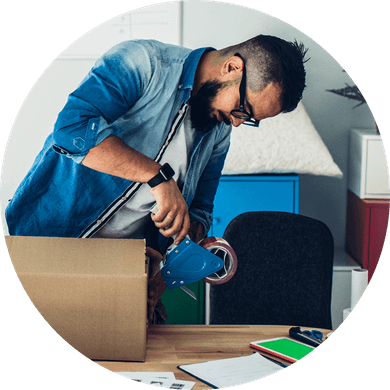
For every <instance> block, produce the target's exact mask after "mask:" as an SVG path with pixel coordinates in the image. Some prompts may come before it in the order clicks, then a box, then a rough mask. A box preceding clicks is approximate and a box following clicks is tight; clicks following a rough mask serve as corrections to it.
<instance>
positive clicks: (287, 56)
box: [255, 35, 309, 112]
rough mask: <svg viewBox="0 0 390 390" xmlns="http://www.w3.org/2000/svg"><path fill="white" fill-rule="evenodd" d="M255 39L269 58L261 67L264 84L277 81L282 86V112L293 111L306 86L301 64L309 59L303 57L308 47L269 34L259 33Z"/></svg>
mask: <svg viewBox="0 0 390 390" xmlns="http://www.w3.org/2000/svg"><path fill="white" fill-rule="evenodd" d="M255 39H256V41H257V43H258V44H259V45H260V46H261V47H262V48H263V49H264V50H265V52H266V53H267V54H268V55H269V57H270V59H271V61H269V62H268V61H267V62H266V64H265V69H263V72H264V73H263V77H264V78H265V82H266V85H268V84H269V83H270V82H275V83H278V84H279V85H280V86H281V87H282V112H290V111H293V110H294V109H295V108H296V107H297V105H298V103H299V101H300V100H301V99H302V94H303V91H304V89H305V88H306V71H305V67H304V65H303V64H304V63H306V62H307V61H308V60H309V58H308V59H305V55H306V53H307V50H308V49H305V47H304V45H303V43H299V44H298V42H297V41H296V40H294V42H287V41H285V40H283V39H280V38H277V37H274V36H270V35H259V36H257V37H256V38H255ZM268 64H269V66H268Z"/></svg>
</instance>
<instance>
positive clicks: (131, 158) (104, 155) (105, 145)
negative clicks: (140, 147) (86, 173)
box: [82, 136, 161, 183]
mask: <svg viewBox="0 0 390 390" xmlns="http://www.w3.org/2000/svg"><path fill="white" fill-rule="evenodd" d="M82 164H83V165H85V166H86V167H88V168H91V169H95V170H96V171H100V172H104V173H108V174H110V175H113V176H119V177H121V178H123V179H127V180H130V181H135V182H137V183H146V182H148V181H149V180H150V179H151V178H152V177H153V176H155V175H157V173H158V171H159V169H160V168H161V165H160V164H159V163H157V162H155V161H153V160H152V159H151V158H149V157H147V156H145V155H143V154H142V153H139V152H137V151H136V150H134V149H132V148H130V147H129V146H127V145H126V144H125V143H124V142H123V141H122V140H121V139H120V138H118V137H116V136H110V137H108V138H106V139H105V140H104V141H102V142H101V143H100V144H99V145H97V146H95V147H94V148H92V149H90V150H89V152H88V154H87V155H86V156H85V158H84V160H83V161H82Z"/></svg>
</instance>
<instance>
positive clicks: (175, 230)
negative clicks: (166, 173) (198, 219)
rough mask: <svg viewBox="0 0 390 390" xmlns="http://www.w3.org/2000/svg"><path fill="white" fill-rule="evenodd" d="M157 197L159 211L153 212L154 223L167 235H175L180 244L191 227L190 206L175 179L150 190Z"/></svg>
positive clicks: (176, 242)
mask: <svg viewBox="0 0 390 390" xmlns="http://www.w3.org/2000/svg"><path fill="white" fill-rule="evenodd" d="M150 192H151V193H152V195H153V196H154V197H155V198H156V201H157V207H158V212H157V214H152V220H153V222H154V224H155V225H156V226H157V227H158V228H159V229H160V233H161V234H162V235H163V236H165V237H173V236H174V235H176V237H175V244H176V245H178V244H179V243H180V242H181V241H183V240H184V238H185V236H186V235H187V233H188V231H189V229H190V216H189V214H188V207H187V204H186V202H185V200H184V198H183V195H182V194H181V192H180V190H179V187H178V186H177V184H176V182H175V180H174V179H171V180H169V181H166V182H163V183H161V184H159V185H158V186H156V187H154V188H152V189H151V190H150Z"/></svg>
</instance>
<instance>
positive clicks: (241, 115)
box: [230, 53, 260, 127]
mask: <svg viewBox="0 0 390 390" xmlns="http://www.w3.org/2000/svg"><path fill="white" fill-rule="evenodd" d="M235 56H237V57H240V58H241V59H242V62H243V64H244V65H243V68H242V79H241V83H240V87H239V91H240V108H239V109H236V110H232V111H231V112H230V113H231V114H232V115H233V116H234V117H236V118H238V119H244V122H243V124H244V125H247V126H254V127H259V124H260V121H259V120H257V119H254V118H253V117H252V114H251V113H250V112H248V111H247V110H246V109H245V91H246V67H245V61H244V59H243V58H242V57H241V55H240V53H236V54H235Z"/></svg>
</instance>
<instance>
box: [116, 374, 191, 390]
mask: <svg viewBox="0 0 390 390" xmlns="http://www.w3.org/2000/svg"><path fill="white" fill-rule="evenodd" d="M117 374H119V375H122V376H125V377H126V378H129V379H132V380H134V381H137V382H141V383H146V384H148V385H153V386H158V387H164V388H166V389H175V390H190V389H192V388H193V387H194V385H195V382H189V381H181V380H179V379H176V378H175V375H174V374H173V372H117Z"/></svg>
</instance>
